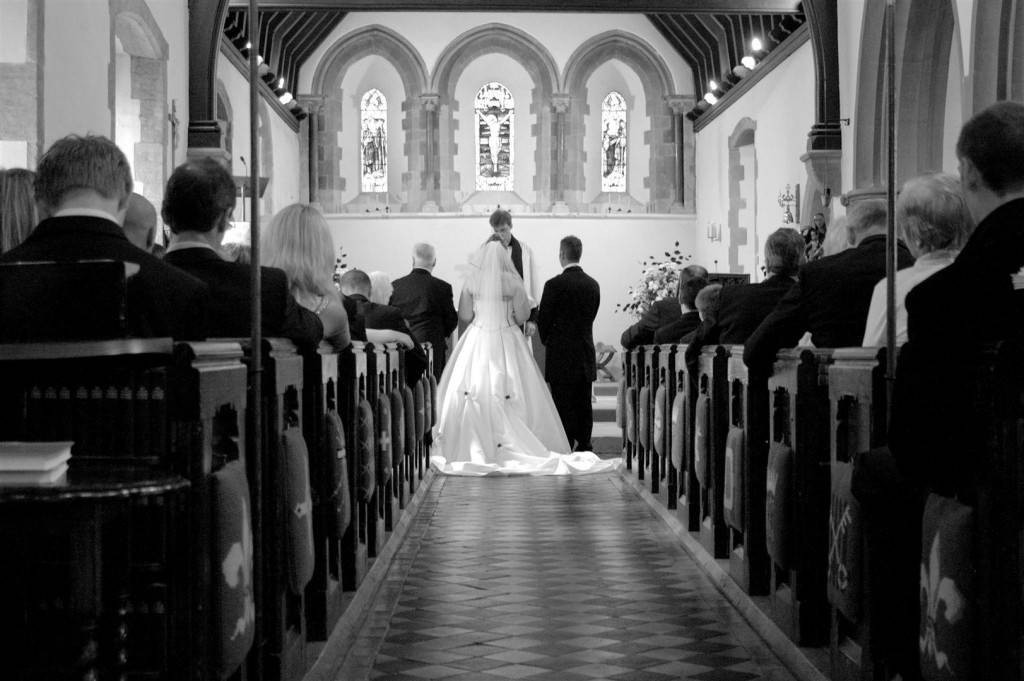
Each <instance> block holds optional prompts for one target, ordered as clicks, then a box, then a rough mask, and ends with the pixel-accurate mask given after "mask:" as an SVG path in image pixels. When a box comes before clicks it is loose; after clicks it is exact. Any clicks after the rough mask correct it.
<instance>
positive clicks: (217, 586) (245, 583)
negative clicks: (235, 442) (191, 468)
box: [210, 461, 256, 678]
mask: <svg viewBox="0 0 1024 681" xmlns="http://www.w3.org/2000/svg"><path fill="white" fill-rule="evenodd" d="M212 496H213V499H212V501H213V523H212V525H213V527H212V530H213V547H214V548H213V565H212V566H211V568H212V570H211V572H212V574H211V575H210V577H211V581H212V583H213V604H212V607H213V613H212V616H213V638H214V640H213V641H212V644H213V646H214V647H215V649H216V650H215V651H214V660H213V666H214V667H215V668H216V669H217V671H218V674H219V676H220V678H226V677H228V676H230V675H231V674H232V673H234V671H235V670H236V669H238V667H239V665H241V664H242V662H243V661H244V660H245V656H246V654H247V653H248V652H249V649H250V648H251V647H252V642H253V635H254V633H255V630H256V627H255V625H256V602H255V600H254V598H253V589H252V574H253V573H252V567H253V565H252V518H251V516H250V508H251V503H250V501H249V483H248V481H247V479H246V477H245V466H244V465H243V464H242V462H241V461H231V462H230V463H227V464H225V465H224V466H223V467H222V468H221V469H220V470H218V471H217V472H216V473H214V474H213V485H212Z"/></svg>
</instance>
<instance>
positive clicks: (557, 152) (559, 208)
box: [551, 93, 572, 215]
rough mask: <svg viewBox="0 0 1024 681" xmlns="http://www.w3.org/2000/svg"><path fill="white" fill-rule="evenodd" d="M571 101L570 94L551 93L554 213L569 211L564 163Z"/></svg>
mask: <svg viewBox="0 0 1024 681" xmlns="http://www.w3.org/2000/svg"><path fill="white" fill-rule="evenodd" d="M571 103H572V96H571V95H568V94H565V93H555V94H553V95H551V110H552V111H554V113H555V126H554V127H555V134H554V139H553V140H552V152H553V153H552V157H553V158H552V161H553V162H552V164H551V165H552V169H551V193H552V194H553V195H554V198H555V203H554V205H553V206H552V207H551V212H552V213H554V214H555V215H566V214H568V213H569V206H568V205H567V204H566V203H565V185H566V182H567V181H568V177H567V174H566V163H565V161H566V158H565V128H566V122H565V119H566V114H568V113H569V106H570V104H571Z"/></svg>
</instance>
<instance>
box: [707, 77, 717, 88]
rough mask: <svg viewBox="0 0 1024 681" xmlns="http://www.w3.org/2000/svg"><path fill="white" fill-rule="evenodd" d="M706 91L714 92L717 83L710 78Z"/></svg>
mask: <svg viewBox="0 0 1024 681" xmlns="http://www.w3.org/2000/svg"><path fill="white" fill-rule="evenodd" d="M708 89H709V90H711V91H714V90H717V89H718V83H716V82H715V79H714V78H712V79H711V80H709V81H708Z"/></svg>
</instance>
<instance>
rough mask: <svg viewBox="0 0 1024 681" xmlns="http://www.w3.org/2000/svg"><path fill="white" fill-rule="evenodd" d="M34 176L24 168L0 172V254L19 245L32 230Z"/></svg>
mask: <svg viewBox="0 0 1024 681" xmlns="http://www.w3.org/2000/svg"><path fill="white" fill-rule="evenodd" d="M35 177H36V174H35V173H33V172H32V171H31V170H25V169H24V168H11V169H10V170H0V253H4V252H6V251H9V250H11V249H12V248H14V247H15V246H17V245H18V244H20V243H21V242H22V241H24V240H25V237H27V236H28V235H29V233H30V232H31V231H32V230H33V229H35V226H36V222H37V220H36V199H35V193H34V190H33V186H32V185H33V182H34V181H35Z"/></svg>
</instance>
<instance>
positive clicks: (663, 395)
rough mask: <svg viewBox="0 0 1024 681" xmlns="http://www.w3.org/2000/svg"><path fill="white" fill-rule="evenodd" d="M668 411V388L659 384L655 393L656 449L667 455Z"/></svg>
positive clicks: (660, 453) (660, 454) (659, 452)
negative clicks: (666, 414)
mask: <svg viewBox="0 0 1024 681" xmlns="http://www.w3.org/2000/svg"><path fill="white" fill-rule="evenodd" d="M666 411H668V389H667V388H666V387H665V386H664V385H660V386H658V390H657V391H656V392H655V393H654V451H656V452H657V453H658V456H665V454H667V453H668V452H666V451H665V412H666Z"/></svg>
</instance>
